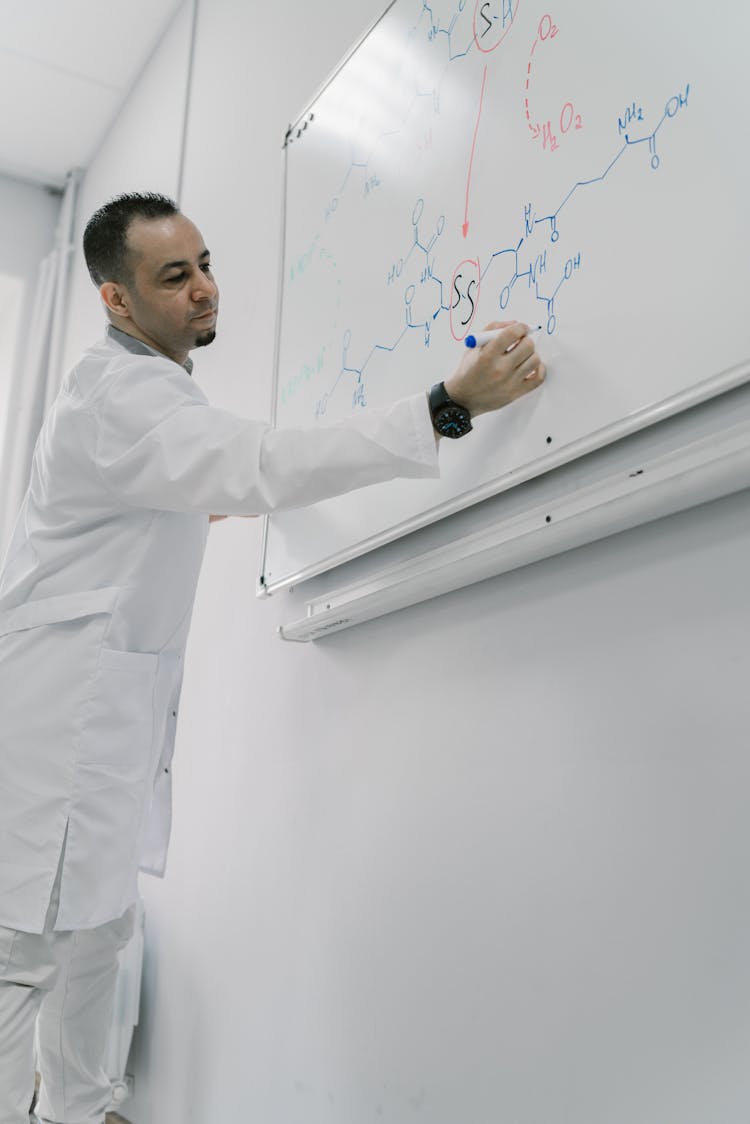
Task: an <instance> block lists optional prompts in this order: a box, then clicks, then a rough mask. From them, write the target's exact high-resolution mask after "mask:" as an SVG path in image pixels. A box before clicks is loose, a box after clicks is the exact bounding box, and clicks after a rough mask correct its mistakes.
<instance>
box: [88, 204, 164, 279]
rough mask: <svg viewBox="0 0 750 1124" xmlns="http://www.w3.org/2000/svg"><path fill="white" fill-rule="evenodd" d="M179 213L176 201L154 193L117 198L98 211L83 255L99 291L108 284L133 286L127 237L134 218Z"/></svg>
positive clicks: (91, 221)
mask: <svg viewBox="0 0 750 1124" xmlns="http://www.w3.org/2000/svg"><path fill="white" fill-rule="evenodd" d="M179 213H180V208H179V207H178V206H177V204H176V203H175V201H174V200H173V199H170V198H169V197H168V196H166V195H158V194H157V193H156V192H153V191H146V192H143V193H139V192H131V193H130V194H127V195H117V196H116V197H115V198H114V199H110V200H109V202H108V203H105V204H104V206H103V207H100V208H99V210H98V211H95V212H94V214H93V215H92V216H91V218H90V219H89V221H88V223H87V224H86V229H85V230H84V232H83V254H84V257H85V258H86V265H87V266H88V270H89V273H90V274H91V280H92V281H93V282H94V284H95V285H96V286H97V288H98V287H99V286H100V285H101V284H103V283H104V282H105V281H120V282H122V283H124V284H130V283H132V280H133V271H132V269H131V267H130V263H129V261H128V243H127V235H128V227H129V226H130V224H131V222H132V221H133V219H138V218H140V219H161V218H166V217H168V216H169V215H178V214H179Z"/></svg>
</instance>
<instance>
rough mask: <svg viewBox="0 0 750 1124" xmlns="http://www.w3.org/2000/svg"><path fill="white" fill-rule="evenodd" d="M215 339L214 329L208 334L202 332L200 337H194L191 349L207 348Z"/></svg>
mask: <svg viewBox="0 0 750 1124" xmlns="http://www.w3.org/2000/svg"><path fill="white" fill-rule="evenodd" d="M215 339H216V329H215V328H211V329H210V331H208V332H203V334H202V335H200V336H196V337H195V343H194V344H193V347H208V345H209V344H210V343H213V342H214V340H215Z"/></svg>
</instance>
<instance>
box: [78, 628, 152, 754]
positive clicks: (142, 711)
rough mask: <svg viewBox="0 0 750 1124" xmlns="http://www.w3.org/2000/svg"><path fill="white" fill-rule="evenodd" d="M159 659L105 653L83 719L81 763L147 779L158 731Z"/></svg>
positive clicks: (142, 654)
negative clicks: (155, 692) (155, 710)
mask: <svg viewBox="0 0 750 1124" xmlns="http://www.w3.org/2000/svg"><path fill="white" fill-rule="evenodd" d="M158 665H159V657H158V656H157V655H154V654H152V653H150V652H122V651H116V650H115V649H113V648H102V649H101V652H100V654H99V663H98V667H97V669H96V672H95V675H94V678H93V682H92V685H91V693H90V695H89V699H88V703H87V706H86V707H85V708H84V711H83V714H82V724H81V739H80V743H79V754H78V760H79V762H80V763H81V764H85V765H94V766H96V765H100V766H105V767H107V766H116V767H117V769H118V771H120V770H121V769H124V770H125V771H126V772H128V773H135V774H136V775H144V774H145V773H146V771H147V770H148V767H149V762H150V750H151V742H152V739H153V732H154V689H155V685H156V672H157V668H158Z"/></svg>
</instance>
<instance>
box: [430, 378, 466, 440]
mask: <svg viewBox="0 0 750 1124" xmlns="http://www.w3.org/2000/svg"><path fill="white" fill-rule="evenodd" d="M429 401H430V413H431V414H432V424H433V425H434V427H435V429H436V430H437V432H438V433H439V434H440V435H441V437H463V436H464V434H466V433H469V432H470V431H471V429H472V425H471V414H470V413H469V411H468V410H467V409H466V407H465V406H459V404H458V402H454V401H453V399H452V398H451V397H450V395H449V394H448V392H447V390H446V389H445V383H444V382H438V383H435V385H434V386H433V388H432V390H431V391H430V399H429Z"/></svg>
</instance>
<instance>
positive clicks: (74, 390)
mask: <svg viewBox="0 0 750 1124" xmlns="http://www.w3.org/2000/svg"><path fill="white" fill-rule="evenodd" d="M120 338H122V337H120ZM437 473H438V470H437V452H436V442H435V437H434V432H433V430H432V426H431V423H430V418H429V412H428V409H427V404H426V397H425V396H424V395H420V396H417V397H414V398H410V399H406V400H404V401H402V402H399V403H396V404H395V405H394V406H393V407H390V408H388V409H384V410H369V411H367V413H364V414H362V415H359V416H357V417H356V419H352V420H351V421H350V422H346V423H341V424H338V425H336V426H329V427H318V428H311V429H309V430H274V429H272V428H271V427H269V426H268V425H266V424H265V423H262V422H258V421H249V420H247V419H245V418H240V417H237V416H236V415H234V414H231V413H227V412H226V411H224V410H219V409H214V408H212V407H211V406H209V404H208V401H207V399H206V397H205V395H204V394H203V393H202V391H201V390H200V389H199V388H198V387H197V386H196V384H195V382H194V381H193V379H192V378H191V377H190V375H189V374H188V373H187V371H186V370H185V369H183V368H182V367H181V366H179V364H177V363H174V362H172V361H171V360H169V359H166V358H164V357H163V356H160V355H157V354H156V353H154V352H152V351H151V350H150V349H149V348H147V347H145V345H141V344H139V343H137V342H136V341H129V343H128V346H127V348H126V347H123V346H122V344H121V343H120V342H118V339H117V338H113V337H112V336H108V337H107V338H106V339H104V340H102V341H101V342H99V343H97V344H96V345H95V346H94V347H92V348H91V349H89V350H88V351H86V352H85V353H84V355H83V357H82V359H81V361H80V362H79V363H78V364H77V366H76V367H74V368H73V370H72V371H70V373H69V374H68V375H67V376H66V378H65V379H64V382H63V385H62V388H61V391H60V394H59V396H58V398H57V400H56V401H55V403H54V405H53V406H52V408H51V410H50V413H49V416H48V418H47V419H46V421H45V423H44V426H43V428H42V431H41V434H40V436H39V441H38V443H37V447H36V450H35V453H34V460H33V467H32V474H31V482H30V485H29V489H28V492H27V494H26V497H25V499H24V502H23V505H22V508H21V512H20V515H19V518H18V521H17V524H16V527H15V531H14V534H13V537H12V539H11V543H10V546H9V549H8V553H7V556H6V559H5V562H4V565H3V568H2V571H1V572H0V925H2V926H7V927H9V928H16V929H22V930H25V931H27V932H37V933H38V932H41V931H42V929H43V926H44V918H45V913H46V910H47V906H48V904H49V899H50V893H51V890H52V885H53V881H54V878H55V873H56V869H57V864H58V859H59V856H60V852H61V848H62V845H63V840H64V838H65V831H66V827H67V831H68V835H67V843H66V847H65V858H64V864H63V872H62V885H61V894H60V909H59V913H58V917H57V924H56V928H57V929H58V930H60V929H82V928H92V927H94V926H96V925H100V924H102V923H104V922H105V921H109V920H111V919H113V918H116V917H119V916H120V915H121V914H122V913H123V912H124V911H125V910H126V909H127V908H128V906H129V905H130V904H131V903H132V902H133V901H135V898H136V879H137V871H138V868H139V866H140V867H141V869H145V870H148V871H150V872H151V873H155V874H163V872H164V867H165V861H166V852H167V844H168V840H169V831H170V822H171V774H170V763H171V758H172V751H173V746H174V736H175V722H176V718H177V710H178V702H179V696H180V687H181V682H182V664H183V654H184V650H185V643H186V640H187V634H188V628H189V625H190V616H191V612H192V607H193V599H194V596H195V589H196V585H197V581H198V574H199V571H200V567H201V562H202V559H203V552H204V549H205V544H206V537H207V533H208V515H209V513H218V514H225V513H226V514H256V513H259V512H267V511H272V510H275V509H280V508H285V507H286V508H288V507H296V506H301V505H304V504H309V503H314V502H315V501H316V500H319V499H321V498H324V497H326V496H330V495H335V494H337V493H339V492H344V491H349V490H351V489H353V488H357V487H361V486H363V485H365V484H371V483H376V482H378V481H383V480H387V479H391V478H392V477H395V476H412V477H427V476H436V475H437Z"/></svg>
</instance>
